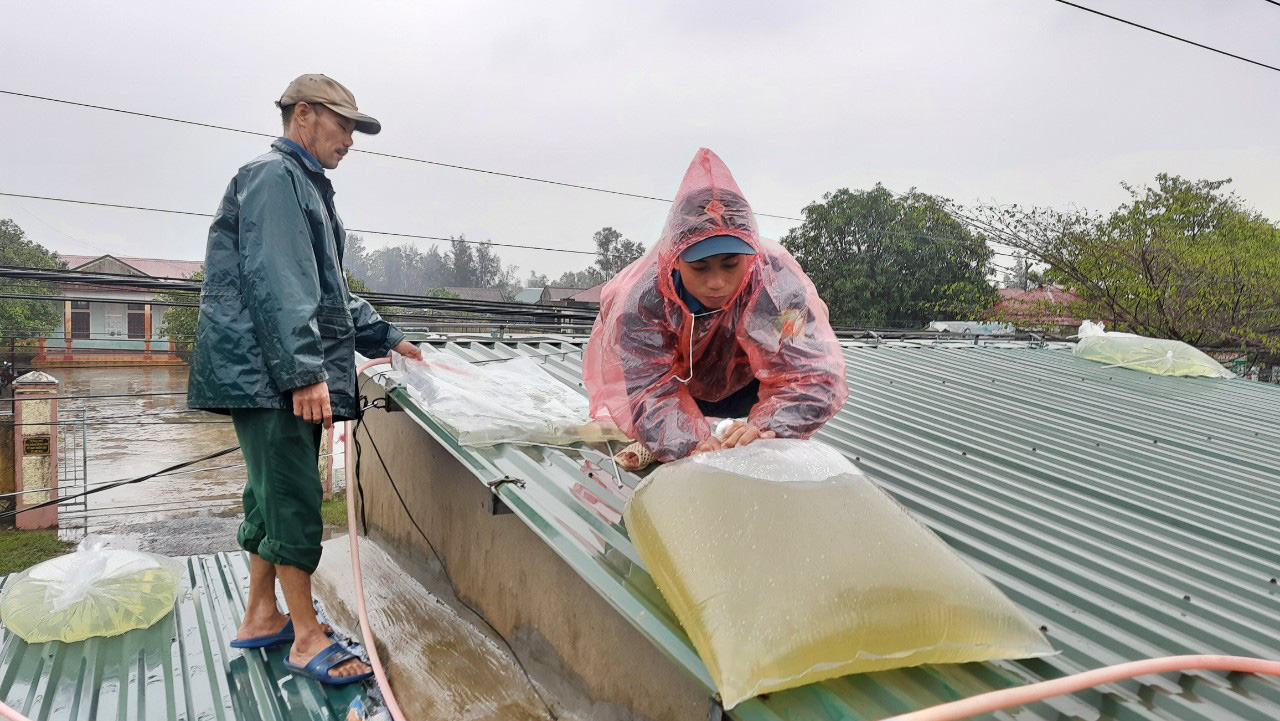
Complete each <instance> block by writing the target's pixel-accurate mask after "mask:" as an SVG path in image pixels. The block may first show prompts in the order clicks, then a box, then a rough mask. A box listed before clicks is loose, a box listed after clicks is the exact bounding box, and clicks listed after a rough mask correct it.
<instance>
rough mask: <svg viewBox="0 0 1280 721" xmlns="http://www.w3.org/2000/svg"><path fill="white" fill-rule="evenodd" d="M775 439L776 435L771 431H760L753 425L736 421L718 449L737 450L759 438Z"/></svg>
mask: <svg viewBox="0 0 1280 721" xmlns="http://www.w3.org/2000/svg"><path fill="white" fill-rule="evenodd" d="M777 437H778V434H777V433H774V432H773V431H762V430H760V428H759V427H758V426H756V425H755V424H753V423H743V422H741V421H738V422H735V423H734V424H733V425H732V426H729V430H728V431H727V432H726V433H725V434H724V440H723V441H721V442H720V447H721V448H738V447H741V446H745V445H748V444H750V443H751V442H752V441H756V440H759V439H761V438H777Z"/></svg>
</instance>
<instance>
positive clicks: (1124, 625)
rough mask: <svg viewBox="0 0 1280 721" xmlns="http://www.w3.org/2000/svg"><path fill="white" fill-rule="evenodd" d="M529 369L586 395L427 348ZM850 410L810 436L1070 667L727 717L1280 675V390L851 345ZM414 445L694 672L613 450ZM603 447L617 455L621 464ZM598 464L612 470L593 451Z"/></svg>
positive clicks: (487, 346) (908, 678)
mask: <svg viewBox="0 0 1280 721" xmlns="http://www.w3.org/2000/svg"><path fill="white" fill-rule="evenodd" d="M438 345H439V347H440V349H442V350H445V351H447V352H451V353H454V354H456V355H459V356H462V357H464V358H468V359H470V360H489V359H495V358H503V357H513V356H516V355H531V356H538V357H540V359H541V360H542V361H543V362H544V363H545V365H546V368H547V370H548V371H549V372H551V373H552V374H553V375H555V376H556V377H558V378H559V379H560V380H562V381H563V382H565V383H568V384H570V385H573V386H575V387H579V388H580V387H581V381H580V366H579V363H580V356H579V355H577V354H576V353H575V351H578V350H580V349H581V345H580V344H577V343H572V342H560V341H555V340H552V339H546V340H530V341H528V342H523V343H517V342H514V341H513V342H512V343H494V342H466V343H465V344H463V345H459V344H456V343H440V344H438ZM845 355H846V360H847V363H848V377H849V385H850V397H849V402H848V404H847V405H846V406H845V408H844V409H843V410H842V411H841V413H840V414H839V415H838V416H837V417H836V418H835V419H833V420H832V422H831V423H829V424H828V425H827V426H826V428H825V429H824V430H823V431H822V432H821V434H820V438H821V439H822V440H824V441H826V442H827V443H830V444H832V445H834V446H835V447H837V448H839V449H840V450H841V451H842V452H843V453H844V454H846V455H847V456H849V457H850V458H852V459H853V460H854V461H855V462H856V463H857V464H858V465H859V466H860V467H861V468H862V469H864V470H865V471H866V472H867V474H868V475H870V476H871V477H872V478H873V479H874V480H876V481H877V482H878V483H879V484H880V485H881V486H882V487H884V488H885V489H887V490H888V491H889V492H891V493H892V494H893V495H894V496H896V497H897V498H898V499H899V500H901V501H902V502H903V503H904V504H905V505H906V506H907V507H908V508H910V509H911V510H912V511H913V512H914V513H915V514H916V515H917V516H918V517H919V518H920V519H921V520H923V521H924V522H925V523H926V524H927V525H929V526H930V527H931V528H933V529H934V530H935V531H936V532H937V533H938V534H939V535H941V536H942V538H944V539H945V540H946V541H947V542H948V543H949V544H950V545H951V546H952V547H953V548H955V549H956V550H957V551H959V552H960V553H961V554H962V555H963V556H964V557H965V558H967V559H968V560H969V561H970V562H971V563H972V564H973V565H974V566H975V567H976V568H978V569H979V570H980V571H981V572H982V573H984V574H985V575H987V576H988V577H989V578H991V579H992V580H993V581H995V582H996V583H997V584H998V585H999V586H1000V587H1001V588H1002V589H1004V591H1005V592H1006V593H1007V594H1008V595H1009V596H1010V598H1012V599H1013V600H1014V601H1015V602H1016V603H1017V604H1018V605H1019V606H1021V607H1022V608H1023V609H1024V610H1025V611H1026V613H1027V614H1028V615H1029V616H1030V617H1031V618H1032V619H1033V620H1034V621H1035V622H1036V624H1037V625H1040V624H1043V625H1044V626H1045V628H1046V629H1047V635H1048V637H1049V639H1050V640H1051V641H1052V642H1053V644H1054V645H1055V647H1056V648H1058V649H1061V651H1062V653H1061V654H1060V655H1058V656H1056V657H1053V658H1047V659H1039V660H1033V661H1026V662H999V663H989V664H964V665H955V666H927V667H921V668H915V669H904V670H898V671H889V672H883V673H873V674H864V675H857V676H848V677H845V678H841V679H836V680H833V681H827V682H823V683H818V684H812V685H810V686H806V687H804V688H800V689H794V690H791V691H785V692H781V693H775V694H772V695H770V696H768V697H767V698H761V699H756V700H753V701H749V702H746V703H743V704H741V705H739V706H738V707H737V708H735V709H734V710H733V712H732V716H734V717H735V718H739V719H750V720H755V719H769V720H771V721H777V720H779V719H790V720H808V719H812V720H815V721H817V720H826V719H855V720H861V719H878V718H883V717H885V716H888V715H891V714H895V713H902V712H906V711H910V710H914V709H917V708H921V707H924V706H928V705H932V704H935V703H940V702H943V701H949V700H954V699H956V698H962V697H966V696H970V695H973V694H976V693H980V692H983V691H988V690H991V689H994V688H1002V687H1006V686H1011V685H1018V684H1023V683H1027V682H1032V681H1037V680H1042V679H1049V678H1055V677H1060V676H1062V675H1065V674H1069V673H1074V672H1076V671H1081V670H1085V669H1089V668H1094V667H1098V666H1102V665H1107V664H1112V663H1117V662H1122V661H1128V660H1135V659H1140V658H1145V657H1152V656H1164V655H1171V654H1182V653H1229V654H1241V655H1249V656H1261V657H1269V658H1280V596H1278V595H1277V593H1278V591H1280V587H1278V586H1277V585H1276V584H1275V583H1274V577H1276V576H1277V575H1280V545H1278V544H1277V543H1276V519H1277V518H1278V517H1280V464H1278V463H1277V457H1278V456H1280V387H1275V386H1268V385H1265V384H1258V383H1253V382H1249V381H1240V380H1232V381H1221V380H1213V379H1198V378H1197V379H1188V378H1165V377H1162V376H1155V375H1150V374H1147V373H1143V372H1140V371H1130V370H1125V369H1108V368H1105V367H1103V366H1102V365H1099V364H1096V363H1092V362H1089V361H1084V360H1080V359H1077V358H1075V357H1073V356H1072V355H1071V353H1070V352H1068V351H1065V350H1064V349H1063V348H1062V347H1061V346H1058V347H1039V348H1037V347H1033V346H1030V345H1027V344H1019V343H1013V342H992V343H985V344H984V343H979V344H976V345H974V344H970V343H962V344H945V343H944V344H929V343H911V342H903V343H885V344H867V343H859V344H849V346H848V347H847V349H846V354H845ZM393 395H394V397H396V398H397V400H399V401H400V402H401V403H402V404H403V405H405V407H406V408H407V409H408V410H409V411H410V415H411V416H413V417H414V418H416V419H417V420H418V422H419V424H420V425H422V427H423V428H425V429H426V430H427V431H428V432H430V433H431V434H432V435H433V436H435V437H436V438H437V439H438V440H439V441H440V442H441V443H443V444H444V445H445V446H446V447H447V448H449V449H450V450H451V452H452V453H453V454H454V455H455V456H457V457H458V458H459V459H460V460H461V461H463V463H464V464H465V465H467V466H468V467H469V468H471V469H472V470H473V471H474V473H475V474H476V475H477V476H478V477H479V478H481V479H482V480H486V481H488V480H494V479H497V478H502V477H510V478H517V479H520V480H523V481H525V483H524V485H523V487H521V486H519V485H517V484H513V483H506V484H501V485H500V486H498V490H497V492H498V493H499V494H500V496H501V497H502V499H503V500H504V502H505V503H506V504H507V505H508V506H509V507H511V508H512V509H513V510H514V511H515V513H516V514H517V515H518V516H519V517H521V518H522V519H523V520H524V522H525V523H527V524H528V525H529V526H530V527H531V528H532V529H533V530H534V531H535V532H537V533H538V534H539V535H540V536H541V537H542V538H543V539H544V540H545V541H546V542H547V543H548V544H549V545H550V546H551V547H552V548H554V549H555V550H556V551H557V553H559V555H560V556H561V557H562V558H564V560H565V561H566V562H568V563H569V564H570V565H571V566H572V567H573V568H574V569H576V570H577V571H578V573H579V574H580V575H581V576H582V577H583V578H584V579H585V580H586V581H587V582H588V583H589V584H590V585H592V586H593V587H594V588H595V589H596V590H597V591H598V592H599V593H600V594H601V595H602V596H603V597H604V598H605V599H607V600H608V601H609V602H610V603H611V604H612V605H613V606H614V607H615V608H616V609H617V610H618V611H619V613H621V614H623V615H624V616H625V617H626V618H627V619H628V620H629V621H630V622H631V623H632V624H633V625H634V626H636V627H637V628H638V629H639V630H640V631H641V632H642V633H643V634H644V635H645V636H647V637H648V638H649V639H650V640H651V641H652V642H653V643H654V644H655V645H657V646H658V647H659V648H660V649H661V650H662V651H663V652H664V653H665V654H666V655H667V656H668V657H670V658H671V659H672V660H673V662H675V663H677V664H678V665H680V666H682V667H683V668H685V669H686V670H687V671H688V672H689V673H690V674H691V675H693V676H694V677H695V678H696V679H698V680H699V681H700V682H701V683H702V684H703V685H704V686H706V687H707V688H708V690H709V692H710V689H711V684H710V681H709V679H708V677H707V673H706V669H705V667H704V666H703V665H702V663H701V661H700V659H699V658H698V657H697V655H696V653H695V652H694V651H693V649H692V647H691V646H690V645H689V642H688V639H687V638H686V637H685V635H684V633H683V632H682V631H681V629H680V627H679V624H678V623H677V622H676V620H675V619H674V617H673V616H672V614H671V611H670V609H669V608H668V607H667V605H666V603H665V602H664V601H663V600H662V598H661V596H660V594H659V593H658V592H657V590H656V588H655V587H654V586H653V582H652V581H651V579H650V578H649V576H648V574H647V573H646V572H645V571H644V569H643V564H642V563H641V561H640V559H639V557H638V556H637V554H636V552H635V549H634V547H633V546H632V545H631V542H630V540H629V539H628V538H627V534H626V529H625V528H623V526H622V522H621V511H622V507H623V505H624V504H625V501H626V498H627V497H629V496H630V491H631V489H632V488H634V487H635V485H636V483H637V482H638V480H639V479H638V478H637V477H636V476H634V475H632V474H628V473H624V474H623V478H622V479H621V483H619V482H618V479H615V478H614V475H613V474H614V467H613V465H612V464H611V463H609V462H608V460H607V458H608V449H604V448H598V449H584V450H582V451H580V452H579V451H563V450H559V449H553V448H539V447H530V446H524V447H516V446H511V445H503V446H498V447H495V448H487V449H472V448H465V447H462V446H459V445H458V444H457V443H456V442H455V441H454V440H453V438H452V437H451V436H450V435H449V434H448V433H447V432H446V431H445V429H443V428H442V427H441V426H439V425H438V424H437V423H435V421H433V420H432V419H431V418H430V416H428V415H427V414H425V413H424V412H422V411H421V409H417V408H414V407H413V406H412V401H411V400H410V399H409V397H408V396H407V395H406V394H404V393H403V392H394V391H393ZM613 450H616V449H613ZM602 451H603V452H602ZM987 718H998V719H1018V720H1019V721H1028V720H1030V719H1046V720H1048V719H1064V718H1066V719H1118V720H1119V719H1179V720H1181V719H1206V720H1215V721H1216V720H1219V719H1227V718H1241V719H1276V718H1280V683H1277V682H1276V680H1275V679H1271V678H1262V677H1255V676H1240V675H1229V676H1228V675H1225V674H1220V673H1212V672H1205V673H1191V674H1186V675H1183V676H1181V677H1173V676H1164V677H1147V678H1145V679H1143V680H1142V681H1130V682H1126V683H1120V684H1112V685H1109V686H1105V687H1102V688H1100V689H1096V690H1092V691H1088V692H1082V693H1078V694H1075V695H1072V696H1065V697H1059V698H1056V699H1052V700H1049V701H1046V702H1043V703H1038V704H1034V705H1030V706H1026V707H1022V708H1020V709H1014V710H1011V711H1009V712H1002V713H997V714H992V715H989V716H987Z"/></svg>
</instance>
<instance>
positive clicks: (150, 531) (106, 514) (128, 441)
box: [47, 366, 245, 555]
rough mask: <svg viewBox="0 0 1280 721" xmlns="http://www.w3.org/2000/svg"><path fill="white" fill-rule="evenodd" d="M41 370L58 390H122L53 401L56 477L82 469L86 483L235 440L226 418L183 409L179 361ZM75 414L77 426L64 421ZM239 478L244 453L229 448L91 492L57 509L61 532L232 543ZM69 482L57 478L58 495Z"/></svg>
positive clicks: (157, 548)
mask: <svg viewBox="0 0 1280 721" xmlns="http://www.w3.org/2000/svg"><path fill="white" fill-rule="evenodd" d="M47 372H48V373H49V374H50V375H52V376H54V377H55V378H57V379H58V380H59V381H61V383H62V386H61V389H60V391H59V394H60V395H64V396H122V397H113V398H99V399H83V400H63V401H61V402H60V406H59V414H60V419H61V421H62V422H63V423H64V424H66V425H62V426H61V427H60V433H61V434H62V436H61V438H62V439H63V444H62V445H63V449H64V454H63V455H64V459H63V465H64V466H65V468H64V476H65V477H68V478H70V477H73V476H83V477H84V478H85V479H86V480H87V487H88V488H90V489H92V488H95V487H98V486H100V485H102V484H104V483H109V482H112V481H118V480H125V479H130V478H136V477H139V476H144V475H147V474H149V473H154V472H156V471H159V470H161V469H163V468H166V467H168V466H172V465H176V464H178V463H182V462H185V461H189V460H191V459H194V458H199V457H201V456H204V455H207V454H210V453H214V452H216V451H219V450H223V449H226V448H230V447H233V446H236V445H237V441H236V435H235V430H234V429H233V428H232V425H231V421H230V419H229V418H228V417H226V416H220V415H217V414H213V413H206V412H203V411H192V410H190V409H188V408H187V405H186V396H185V392H186V387H187V368H186V367H185V366H177V367H155V368H148V367H125V368H54V369H49V370H48V371H47ZM155 394H176V395H155ZM82 416H83V417H84V418H85V420H86V424H85V426H84V427H83V428H81V427H80V426H79V425H73V424H72V422H73V421H76V420H78V419H79V418H81V417H82ZM81 445H83V451H82V453H83V456H81V455H80V453H81V451H80V447H81ZM244 482H245V469H244V459H243V457H242V456H241V455H240V452H239V451H235V452H232V453H230V454H228V455H225V456H221V457H219V458H216V459H212V460H209V461H205V462H203V463H200V464H197V465H195V466H192V468H191V469H183V470H182V471H180V472H176V473H173V474H171V475H165V476H160V477H157V478H152V479H149V480H146V481H142V482H140V483H136V484H131V485H127V486H121V487H119V488H113V489H111V490H109V491H102V492H99V493H94V494H93V495H91V496H88V497H87V499H86V504H85V506H84V507H75V506H70V507H67V508H66V509H65V510H64V511H63V512H62V514H61V516H62V522H61V526H62V530H63V536H64V537H65V538H67V539H68V540H79V539H80V538H82V537H83V536H84V535H85V534H86V533H93V534H103V533H109V534H113V535H119V536H122V537H124V538H125V539H126V540H127V542H128V545H132V546H136V547H137V548H139V549H141V550H148V551H153V552H156V553H164V554H168V555H191V554H198V553H212V552H214V551H223V550H234V549H235V548H236V542H235V532H236V527H237V526H238V525H239V523H240V518H241V513H242V508H241V505H240V494H241V492H242V490H243V488H244ZM74 483H83V482H82V481H79V479H78V478H77V479H75V480H70V481H64V483H63V485H64V489H65V490H64V495H65V494H66V493H67V492H69V491H70V490H71V485H72V484H74ZM76 490H83V488H79V489H76Z"/></svg>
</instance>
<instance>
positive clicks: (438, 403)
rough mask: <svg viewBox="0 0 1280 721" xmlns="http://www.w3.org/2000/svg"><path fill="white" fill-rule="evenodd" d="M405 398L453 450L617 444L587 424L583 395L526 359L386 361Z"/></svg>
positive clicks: (440, 356) (395, 356) (617, 434)
mask: <svg viewBox="0 0 1280 721" xmlns="http://www.w3.org/2000/svg"><path fill="white" fill-rule="evenodd" d="M391 366H392V368H393V369H394V370H395V371H396V372H397V374H398V375H397V376H396V378H397V380H398V381H400V382H402V383H403V384H404V388H405V390H406V392H407V393H408V394H409V395H410V396H411V397H412V398H413V399H414V400H415V401H416V402H417V403H418V404H419V405H420V406H421V407H422V408H423V409H424V410H426V411H427V413H430V414H431V416H432V417H433V418H435V419H436V420H438V421H440V422H441V423H443V424H445V425H446V426H448V427H449V430H450V431H452V433H453V435H454V437H455V438H457V439H458V442H459V443H462V444H464V445H468V446H492V445H495V444H498V443H573V442H577V441H583V442H586V443H597V442H603V441H609V440H625V439H626V436H625V435H623V434H622V432H621V431H619V430H618V428H617V427H616V426H614V425H613V424H611V423H601V422H598V421H595V420H593V419H592V418H591V415H590V413H589V406H588V403H587V398H586V396H584V395H582V394H581V393H579V392H578V391H576V390H574V389H573V388H570V387H569V386H567V385H565V384H564V383H561V382H560V381H558V380H556V379H555V378H554V377H552V375H551V374H550V373H548V372H547V371H546V370H544V369H543V367H542V365H541V364H539V363H538V362H537V361H535V360H533V359H532V358H528V357H520V358H514V359H512V360H504V361H500V362H496V363H468V362H467V361H465V360H463V359H461V358H458V357H456V356H453V355H449V354H448V353H425V354H423V357H422V360H420V361H418V360H413V359H411V358H405V357H404V356H402V355H400V354H399V353H392V354H391Z"/></svg>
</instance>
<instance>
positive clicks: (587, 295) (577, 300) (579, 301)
mask: <svg viewBox="0 0 1280 721" xmlns="http://www.w3.org/2000/svg"><path fill="white" fill-rule="evenodd" d="M602 290H604V283H600V284H598V285H593V286H591V287H590V288H587V289H586V290H584V291H582V292H580V293H576V294H574V295H571V296H569V304H570V305H580V306H584V307H588V308H599V307H600V292H601V291H602Z"/></svg>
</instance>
